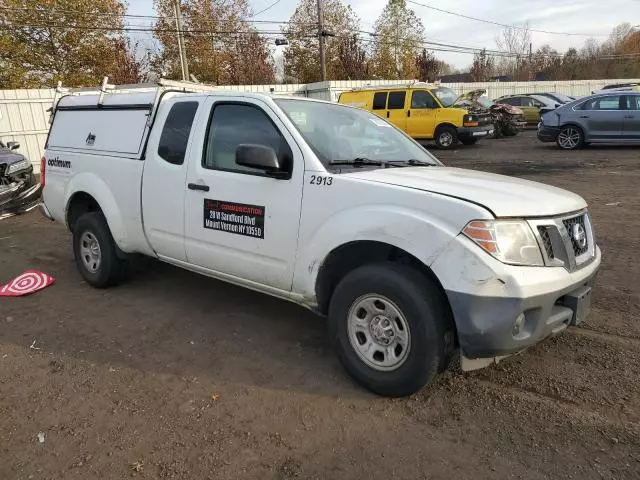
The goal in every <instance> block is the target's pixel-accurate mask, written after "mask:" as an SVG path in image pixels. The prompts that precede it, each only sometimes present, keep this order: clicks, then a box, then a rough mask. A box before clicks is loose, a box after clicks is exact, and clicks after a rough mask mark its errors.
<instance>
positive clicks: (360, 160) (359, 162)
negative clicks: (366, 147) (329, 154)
mask: <svg viewBox="0 0 640 480" xmlns="http://www.w3.org/2000/svg"><path fill="white" fill-rule="evenodd" d="M386 164H387V162H383V161H382V160H371V159H370V158H366V157H357V158H354V159H352V160H331V161H330V162H329V165H353V166H355V167H360V166H363V165H376V166H379V167H380V166H386Z"/></svg>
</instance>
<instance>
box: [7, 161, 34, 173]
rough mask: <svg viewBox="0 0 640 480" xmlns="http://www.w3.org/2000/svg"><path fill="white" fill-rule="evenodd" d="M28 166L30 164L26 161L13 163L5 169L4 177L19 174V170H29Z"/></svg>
mask: <svg viewBox="0 0 640 480" xmlns="http://www.w3.org/2000/svg"><path fill="white" fill-rule="evenodd" d="M29 165H31V164H30V163H29V162H28V161H27V160H20V161H19V162H16V163H13V164H11V165H9V167H8V168H7V170H6V175H10V174H12V173H16V172H19V171H20V170H24V169H26V168H29Z"/></svg>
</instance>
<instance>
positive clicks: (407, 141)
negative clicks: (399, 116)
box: [275, 98, 441, 168]
mask: <svg viewBox="0 0 640 480" xmlns="http://www.w3.org/2000/svg"><path fill="white" fill-rule="evenodd" d="M275 102H276V103H277V104H278V106H279V107H280V108H281V109H282V110H283V111H284V113H285V114H286V115H287V117H289V119H290V120H291V121H292V122H293V124H294V125H295V126H296V128H297V129H298V131H299V132H300V134H301V135H302V136H303V137H304V139H305V140H306V142H307V143H308V144H309V146H310V147H311V148H312V149H313V151H314V152H315V153H316V155H317V156H318V158H319V159H320V161H321V162H322V163H323V164H324V166H325V167H326V168H334V167H333V166H331V163H332V162H334V163H336V162H340V161H351V160H354V159H366V160H367V161H371V162H409V161H413V162H414V163H415V162H416V161H417V162H424V163H426V164H429V165H441V163H440V162H439V161H438V159H436V158H435V157H434V156H433V155H431V154H430V153H429V152H427V151H426V150H425V149H424V147H422V146H421V145H420V144H418V143H417V142H415V141H414V140H412V139H411V138H410V137H408V136H407V135H405V134H404V133H402V132H401V131H400V130H398V129H396V128H394V127H393V126H392V125H391V124H389V123H387V122H386V121H385V120H383V119H382V118H380V117H378V116H376V115H373V114H371V113H369V112H367V111H366V110H360V109H358V108H352V107H346V106H342V105H337V104H331V103H325V102H310V101H306V100H294V99H283V98H279V99H275Z"/></svg>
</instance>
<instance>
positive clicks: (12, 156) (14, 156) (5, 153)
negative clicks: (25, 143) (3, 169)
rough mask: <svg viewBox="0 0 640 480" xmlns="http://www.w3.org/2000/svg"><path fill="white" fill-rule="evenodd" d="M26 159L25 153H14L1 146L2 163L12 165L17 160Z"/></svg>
mask: <svg viewBox="0 0 640 480" xmlns="http://www.w3.org/2000/svg"><path fill="white" fill-rule="evenodd" d="M24 159H25V157H24V155H20V154H19V153H14V152H12V151H11V150H8V149H6V148H0V165H5V164H6V165H11V164H13V163H16V162H21V161H22V160H24Z"/></svg>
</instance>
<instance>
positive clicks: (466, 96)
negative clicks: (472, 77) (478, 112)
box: [453, 88, 486, 106]
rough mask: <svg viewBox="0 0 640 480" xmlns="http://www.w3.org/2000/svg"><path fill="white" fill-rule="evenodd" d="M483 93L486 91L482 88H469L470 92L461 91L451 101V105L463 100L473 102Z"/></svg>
mask: <svg viewBox="0 0 640 480" xmlns="http://www.w3.org/2000/svg"><path fill="white" fill-rule="evenodd" d="M485 93H486V90H484V89H482V88H480V89H478V90H471V91H470V92H467V93H463V94H462V95H460V96H459V97H458V98H456V101H455V102H453V105H454V106H455V105H457V104H458V103H460V102H463V101H465V100H466V101H469V102H475V101H476V100H477V99H478V98H480V97H481V96H482V95H484V94H485Z"/></svg>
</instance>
